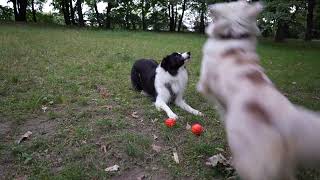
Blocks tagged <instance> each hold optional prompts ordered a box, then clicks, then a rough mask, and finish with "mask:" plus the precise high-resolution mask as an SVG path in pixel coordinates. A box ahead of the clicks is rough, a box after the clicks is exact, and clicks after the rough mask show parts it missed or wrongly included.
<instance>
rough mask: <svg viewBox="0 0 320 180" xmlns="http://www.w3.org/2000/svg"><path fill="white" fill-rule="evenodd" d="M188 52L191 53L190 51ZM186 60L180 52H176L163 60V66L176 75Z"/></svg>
mask: <svg viewBox="0 0 320 180" xmlns="http://www.w3.org/2000/svg"><path fill="white" fill-rule="evenodd" d="M188 54H189V56H190V55H191V54H190V52H188ZM184 61H185V59H184V58H183V57H182V56H181V55H180V54H179V53H176V52H174V53H172V54H170V55H168V56H167V57H165V58H164V59H163V60H162V62H161V67H162V68H163V69H165V70H166V71H168V72H169V73H170V74H171V75H172V76H176V75H177V73H178V70H179V68H180V67H181V66H183V65H184Z"/></svg>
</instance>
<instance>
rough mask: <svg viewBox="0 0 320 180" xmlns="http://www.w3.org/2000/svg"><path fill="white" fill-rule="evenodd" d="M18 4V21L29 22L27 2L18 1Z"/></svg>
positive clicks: (23, 0)
mask: <svg viewBox="0 0 320 180" xmlns="http://www.w3.org/2000/svg"><path fill="white" fill-rule="evenodd" d="M16 2H17V4H16V12H17V13H16V17H15V19H16V21H20V22H27V16H26V15H27V5H28V2H27V0H17V1H16Z"/></svg>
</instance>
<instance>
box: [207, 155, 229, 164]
mask: <svg viewBox="0 0 320 180" xmlns="http://www.w3.org/2000/svg"><path fill="white" fill-rule="evenodd" d="M230 162H231V161H230V160H227V159H226V158H225V157H224V156H223V155H222V154H221V153H219V154H216V155H214V156H212V157H210V158H209V159H208V161H207V162H206V165H208V166H212V167H216V166H217V165H218V164H219V163H220V164H222V165H223V166H230V165H231V163H230Z"/></svg>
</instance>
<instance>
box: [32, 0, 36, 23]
mask: <svg viewBox="0 0 320 180" xmlns="http://www.w3.org/2000/svg"><path fill="white" fill-rule="evenodd" d="M31 8H32V18H33V22H37V17H36V10H35V9H34V0H31Z"/></svg>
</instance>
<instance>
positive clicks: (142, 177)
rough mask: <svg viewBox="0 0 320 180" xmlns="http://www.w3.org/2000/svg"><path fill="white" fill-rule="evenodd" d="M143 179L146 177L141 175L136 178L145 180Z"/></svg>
mask: <svg viewBox="0 0 320 180" xmlns="http://www.w3.org/2000/svg"><path fill="white" fill-rule="evenodd" d="M145 178H146V175H144V174H141V175H139V176H138V177H137V180H143V179H145Z"/></svg>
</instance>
